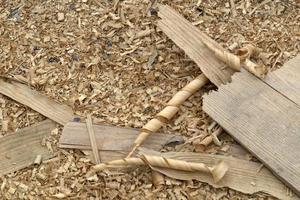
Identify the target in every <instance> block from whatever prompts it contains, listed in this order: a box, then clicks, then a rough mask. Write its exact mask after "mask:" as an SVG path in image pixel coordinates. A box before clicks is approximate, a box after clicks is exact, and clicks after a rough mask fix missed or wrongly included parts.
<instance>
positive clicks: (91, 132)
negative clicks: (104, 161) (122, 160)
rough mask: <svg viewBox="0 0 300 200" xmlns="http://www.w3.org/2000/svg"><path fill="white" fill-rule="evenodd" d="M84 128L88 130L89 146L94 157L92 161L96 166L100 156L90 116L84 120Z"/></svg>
mask: <svg viewBox="0 0 300 200" xmlns="http://www.w3.org/2000/svg"><path fill="white" fill-rule="evenodd" d="M86 127H87V130H88V134H89V138H90V144H91V148H92V152H93V155H94V161H95V163H96V164H100V156H99V151H98V147H97V141H96V136H95V132H94V128H93V120H92V116H91V114H88V115H87V118H86Z"/></svg>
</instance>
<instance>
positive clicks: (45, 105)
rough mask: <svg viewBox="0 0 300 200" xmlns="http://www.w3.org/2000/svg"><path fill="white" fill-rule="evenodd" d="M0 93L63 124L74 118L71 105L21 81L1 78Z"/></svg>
mask: <svg viewBox="0 0 300 200" xmlns="http://www.w3.org/2000/svg"><path fill="white" fill-rule="evenodd" d="M0 93H2V94H4V95H5V96H8V97H9V98H11V99H13V100H15V101H17V102H19V103H21V104H24V105H26V106H28V107H30V108H32V109H33V110H35V111H37V112H39V113H40V114H42V115H44V116H45V117H48V118H49V119H52V120H53V121H55V122H57V123H59V124H61V125H64V124H66V123H67V122H69V121H71V120H72V119H73V111H72V109H71V108H70V107H68V106H65V105H60V104H58V103H56V102H55V101H53V100H51V99H49V98H48V97H46V96H44V95H41V94H40V93H39V92H37V91H35V90H32V89H30V88H29V87H28V86H26V85H23V84H21V83H17V82H6V81H4V80H2V79H0Z"/></svg>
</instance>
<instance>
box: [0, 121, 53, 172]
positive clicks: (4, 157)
mask: <svg viewBox="0 0 300 200" xmlns="http://www.w3.org/2000/svg"><path fill="white" fill-rule="evenodd" d="M54 128H55V123H54V122H52V121H51V120H45V121H43V122H41V123H37V124H35V125H33V126H30V127H26V128H23V129H21V130H19V131H17V132H16V133H14V134H11V135H8V136H4V137H2V138H0V176H2V175H4V174H7V173H11V172H14V171H17V170H19V169H22V168H25V167H27V166H29V165H31V164H33V162H34V159H35V158H36V156H37V155H41V156H42V158H43V159H48V158H50V157H52V156H53V155H52V154H51V153H50V152H49V151H48V149H47V148H46V147H43V146H42V145H41V142H42V139H43V138H44V137H45V136H47V135H49V134H50V132H51V130H53V129H54Z"/></svg>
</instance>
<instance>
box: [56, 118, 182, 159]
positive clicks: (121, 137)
mask: <svg viewBox="0 0 300 200" xmlns="http://www.w3.org/2000/svg"><path fill="white" fill-rule="evenodd" d="M93 128H94V132H95V137H96V143H97V146H98V148H99V150H100V151H101V152H100V155H101V158H102V159H103V160H105V158H104V157H105V155H106V154H105V151H115V152H117V153H116V156H115V158H117V157H118V155H121V157H124V155H125V154H124V153H128V152H129V151H130V150H131V148H132V144H133V142H134V140H135V138H136V137H137V136H138V134H139V130H138V129H133V128H124V127H117V126H108V125H93ZM172 140H174V141H177V142H183V138H182V137H181V136H176V135H170V134H161V133H155V134H151V135H150V136H149V138H148V139H147V140H146V142H145V143H144V144H143V147H147V148H151V149H154V150H159V149H160V148H161V147H162V146H163V145H164V144H167V143H169V142H170V141H172ZM59 146H60V147H62V148H76V149H85V150H91V145H90V140H89V136H88V131H87V128H86V124H85V123H77V122H69V123H67V124H66V125H65V127H64V129H63V132H62V135H61V137H60V140H59Z"/></svg>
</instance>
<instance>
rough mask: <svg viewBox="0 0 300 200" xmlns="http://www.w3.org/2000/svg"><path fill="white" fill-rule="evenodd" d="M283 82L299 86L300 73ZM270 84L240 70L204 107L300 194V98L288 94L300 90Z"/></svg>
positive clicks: (288, 86)
mask: <svg viewBox="0 0 300 200" xmlns="http://www.w3.org/2000/svg"><path fill="white" fill-rule="evenodd" d="M284 68H285V67H283V69H282V70H284ZM289 70H290V69H289ZM289 73H290V72H289ZM278 74H280V73H278ZM281 74H282V71H281ZM287 78H288V77H287ZM282 82H284V83H289V85H288V84H287V85H285V86H284V87H282V88H292V87H293V84H295V85H297V86H296V87H299V84H300V76H296V77H293V82H288V81H285V80H282ZM292 83H293V84H292ZM270 84H271V82H270V83H265V82H263V81H262V80H260V79H258V78H256V77H254V76H253V75H251V74H249V73H248V72H247V71H243V72H241V73H236V74H235V75H233V77H232V83H230V84H227V85H224V86H221V87H219V90H218V92H216V91H215V92H212V93H211V94H209V95H207V96H205V97H204V103H203V109H204V111H205V112H207V113H208V114H209V115H210V116H211V117H212V118H213V119H214V120H216V121H217V122H218V123H219V124H220V125H221V126H222V127H223V128H224V129H226V130H227V131H228V133H229V134H230V135H232V136H233V137H234V138H235V139H236V140H237V141H239V142H240V143H241V144H242V145H243V146H244V147H245V148H247V149H248V150H249V151H250V152H252V153H253V154H254V155H255V156H256V157H257V158H258V159H260V160H261V161H262V162H263V163H264V164H265V165H266V166H267V167H269V168H270V169H271V170H272V171H273V173H274V174H275V175H277V176H278V177H279V178H280V179H281V180H283V181H284V182H285V183H286V184H287V185H289V186H290V187H291V189H294V191H295V192H296V193H297V194H298V195H299V194H300V184H299V183H300V154H299V152H300V145H299V144H300V106H299V105H298V104H296V103H295V102H296V101H297V98H298V97H295V96H293V95H292V96H291V98H289V97H287V96H290V95H289V93H292V94H294V93H293V92H291V91H293V90H294V89H295V90H297V93H298V94H299V91H298V89H297V88H294V89H290V90H289V92H287V91H284V89H282V88H281V89H280V88H279V87H278V86H277V84H279V85H280V86H281V85H282V84H280V82H274V83H272V87H271V86H270ZM273 87H274V88H275V89H274V88H273ZM277 88H278V89H277ZM280 90H283V91H282V92H278V91H280ZM290 99H294V101H293V100H290Z"/></svg>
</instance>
